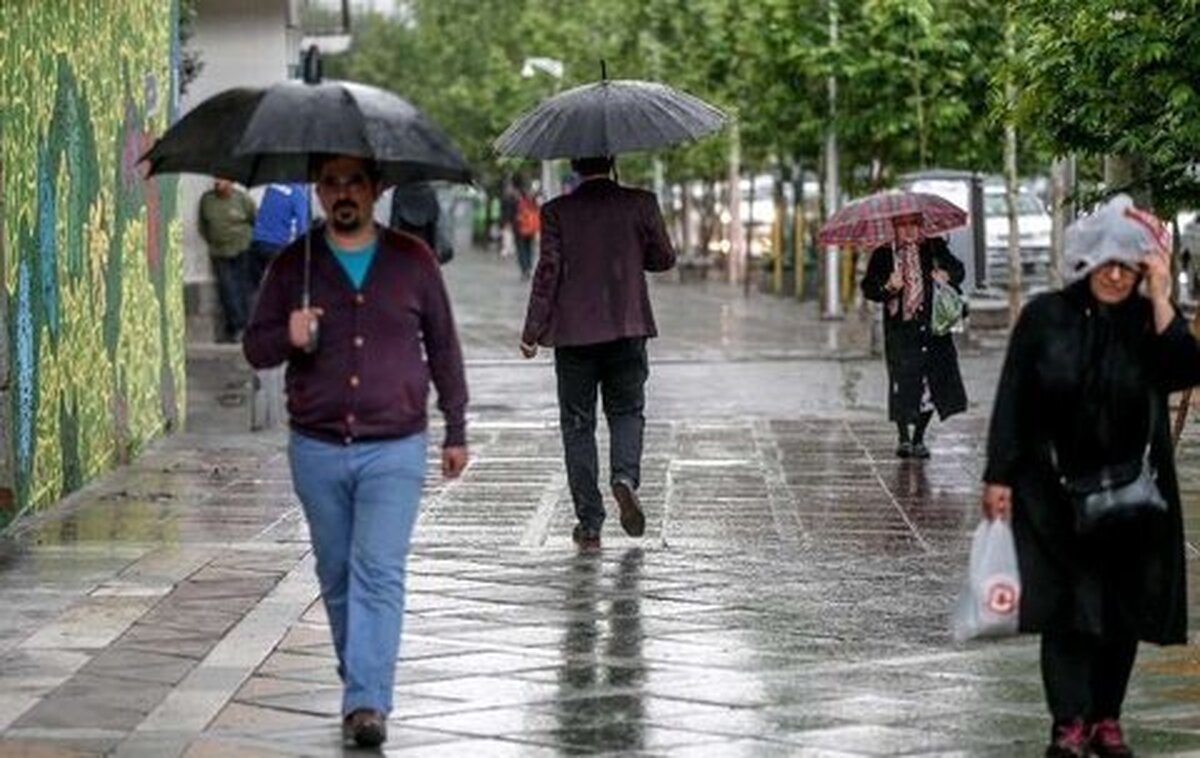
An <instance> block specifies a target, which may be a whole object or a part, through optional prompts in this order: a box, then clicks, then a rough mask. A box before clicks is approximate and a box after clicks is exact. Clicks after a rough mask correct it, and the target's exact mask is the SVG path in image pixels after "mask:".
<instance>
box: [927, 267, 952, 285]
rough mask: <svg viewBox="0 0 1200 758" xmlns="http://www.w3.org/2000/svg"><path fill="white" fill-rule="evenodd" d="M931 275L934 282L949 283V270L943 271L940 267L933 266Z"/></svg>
mask: <svg viewBox="0 0 1200 758" xmlns="http://www.w3.org/2000/svg"><path fill="white" fill-rule="evenodd" d="M931 276H933V280H934V281H935V282H940V283H941V284H949V283H950V272H949V271H943V270H942V269H940V268H935V269H934V270H933V274H931Z"/></svg>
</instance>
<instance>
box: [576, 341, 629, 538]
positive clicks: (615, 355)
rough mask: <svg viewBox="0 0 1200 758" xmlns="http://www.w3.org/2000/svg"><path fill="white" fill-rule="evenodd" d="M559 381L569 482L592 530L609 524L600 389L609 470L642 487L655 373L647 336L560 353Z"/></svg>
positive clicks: (581, 520) (580, 513)
mask: <svg viewBox="0 0 1200 758" xmlns="http://www.w3.org/2000/svg"><path fill="white" fill-rule="evenodd" d="M554 370H555V374H556V375H557V377H558V410H559V425H560V427H561V428H562V440H563V453H564V455H565V457H566V463H567V482H568V484H569V485H570V487H571V499H572V500H573V501H574V502H575V515H576V517H578V519H579V523H580V524H582V525H583V528H584V529H585V530H586V531H589V532H593V533H599V531H600V527H601V525H602V524H603V523H604V501H603V499H602V498H601V495H600V488H599V484H598V481H597V480H598V478H599V476H600V462H599V455H598V453H597V452H596V389H597V387H599V390H600V395H601V397H602V398H603V401H604V415H605V417H606V418H607V419H608V433H609V468H610V470H611V477H612V479H613V480H615V479H617V478H625V479H628V480H629V481H630V482H631V483H632V484H633V486H634V488H637V486H638V485H639V484H640V483H641V475H642V433H643V430H644V428H645V426H646V419H645V417H644V416H643V415H642V411H643V409H644V408H645V405H646V393H645V387H646V378H647V377H648V376H649V375H650V368H649V364H648V362H647V360H646V340H645V338H644V337H638V338H632V339H621V340H615V341H613V342H603V343H600V344H597V345H582V346H578V347H560V348H556V349H555V351H554Z"/></svg>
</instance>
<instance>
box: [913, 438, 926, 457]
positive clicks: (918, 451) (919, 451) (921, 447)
mask: <svg viewBox="0 0 1200 758" xmlns="http://www.w3.org/2000/svg"><path fill="white" fill-rule="evenodd" d="M912 457H914V458H920V459H921V460H925V459H926V458H928V457H929V448H927V447H925V443H924V442H914V443H913V446H912Z"/></svg>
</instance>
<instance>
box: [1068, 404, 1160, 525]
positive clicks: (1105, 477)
mask: <svg viewBox="0 0 1200 758" xmlns="http://www.w3.org/2000/svg"><path fill="white" fill-rule="evenodd" d="M1157 411H1158V409H1157V408H1156V407H1155V405H1154V394H1153V393H1151V394H1150V438H1149V439H1148V440H1147V442H1146V452H1145V454H1144V455H1142V457H1141V458H1139V459H1138V460H1134V461H1129V462H1127V463H1121V464H1118V465H1114V466H1105V467H1104V468H1101V469H1100V470H1099V471H1098V472H1096V473H1094V474H1087V475H1084V476H1065V475H1063V474H1062V473H1059V482H1060V483H1061V484H1062V486H1063V489H1065V490H1066V491H1067V494H1068V495H1069V496H1070V498H1071V504H1072V506H1073V507H1074V509H1075V531H1076V532H1077V533H1079V534H1090V533H1092V532H1094V531H1096V529H1097V528H1098V527H1100V526H1102V525H1106V524H1110V523H1112V522H1117V521H1123V520H1126V519H1132V518H1138V517H1141V516H1146V515H1150V514H1153V513H1166V512H1167V501H1166V500H1165V499H1164V498H1163V496H1162V492H1161V491H1160V490H1159V489H1158V471H1156V470H1155V468H1154V464H1152V463H1151V462H1150V448H1151V445H1152V444H1153V443H1154V430H1155V426H1156V424H1155V422H1156V420H1157V418H1158V412H1157ZM1050 461H1051V463H1052V464H1053V466H1054V469H1055V471H1058V455H1057V453H1056V452H1055V450H1054V445H1053V443H1051V445H1050Z"/></svg>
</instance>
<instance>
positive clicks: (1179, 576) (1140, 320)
mask: <svg viewBox="0 0 1200 758" xmlns="http://www.w3.org/2000/svg"><path fill="white" fill-rule="evenodd" d="M1197 382H1200V347H1198V346H1197V343H1196V340H1195V339H1194V338H1193V337H1192V335H1191V333H1190V331H1189V330H1188V327H1187V323H1186V322H1185V321H1184V320H1183V319H1182V318H1181V317H1178V316H1177V317H1176V318H1175V320H1174V321H1173V322H1172V323H1171V325H1170V327H1169V328H1168V329H1167V330H1166V331H1165V332H1164V333H1163V334H1161V335H1158V334H1155V333H1154V320H1153V313H1152V308H1151V305H1150V303H1149V302H1148V301H1147V300H1145V299H1144V298H1142V297H1139V296H1137V295H1133V296H1131V297H1130V298H1129V299H1128V300H1126V301H1125V302H1123V303H1121V304H1119V305H1115V306H1103V305H1100V304H1099V303H1098V302H1097V301H1096V300H1095V298H1094V297H1093V296H1092V294H1091V291H1090V289H1089V288H1088V283H1087V281H1086V280H1084V281H1082V282H1080V283H1077V284H1075V285H1072V286H1071V287H1068V288H1067V289H1065V290H1062V291H1060V292H1054V293H1050V294H1046V295H1043V296H1041V297H1038V298H1035V299H1034V300H1032V301H1031V302H1030V303H1029V304H1028V305H1027V306H1026V307H1025V310H1024V311H1023V312H1022V314H1021V318H1020V319H1019V320H1018V322H1017V326H1016V328H1015V329H1014V331H1013V335H1012V338H1011V341H1010V342H1009V347H1008V356H1007V358H1006V360H1005V364H1004V371H1003V373H1002V374H1001V377H1000V384H999V386H998V387H997V394H996V404H995V408H994V410H993V411H992V420H991V429H990V431H989V434H988V462H987V468H986V471H985V473H984V480H985V481H987V482H991V483H994V484H1004V485H1008V486H1010V487H1012V490H1013V532H1014V534H1015V536H1016V541H1017V558H1018V563H1019V565H1020V570H1021V580H1022V587H1023V589H1022V598H1021V609H1020V620H1021V627H1022V629H1023V630H1024V631H1030V632H1038V631H1059V630H1067V629H1072V630H1076V631H1082V632H1088V633H1092V634H1105V633H1107V632H1108V631H1109V630H1110V629H1112V625H1117V626H1118V627H1120V629H1119V630H1118V631H1121V632H1124V633H1130V634H1136V635H1137V636H1138V637H1139V638H1140V639H1143V640H1147V641H1150V642H1157V643H1180V642H1184V641H1185V638H1186V630H1187V599H1186V594H1185V584H1184V552H1183V551H1184V546H1183V524H1182V520H1181V517H1180V507H1179V487H1178V484H1177V482H1176V477H1175V462H1174V453H1173V450H1172V448H1171V438H1170V428H1169V427H1170V424H1169V423H1168V419H1169V416H1168V413H1167V395H1168V393H1170V392H1173V391H1176V390H1180V389H1183V388H1185V387H1188V386H1191V385H1193V384H1196V383H1197ZM1152 408H1153V413H1154V414H1155V421H1154V423H1153V425H1152V424H1151V409H1152ZM1151 428H1153V429H1154V433H1153V438H1154V439H1153V444H1152V446H1151V450H1150V455H1151V461H1152V462H1153V464H1154V466H1155V467H1156V468H1157V471H1158V486H1159V489H1160V490H1161V491H1162V494H1163V497H1164V498H1165V499H1166V500H1167V502H1168V504H1169V511H1168V513H1167V515H1166V517H1158V518H1150V519H1143V520H1141V521H1135V522H1133V523H1130V524H1125V525H1122V526H1121V527H1120V528H1118V529H1115V530H1114V529H1108V530H1105V531H1101V532H1100V533H1099V534H1096V535H1092V536H1089V537H1086V538H1085V537H1079V536H1077V535H1076V533H1075V529H1074V511H1073V509H1072V505H1071V503H1070V501H1069V500H1068V499H1067V496H1066V493H1065V492H1064V490H1063V487H1062V485H1061V484H1060V483H1059V476H1060V475H1067V476H1084V475H1088V474H1094V473H1096V472H1097V471H1099V469H1100V468H1101V467H1103V466H1105V465H1112V464H1120V463H1127V462H1129V461H1133V460H1137V459H1139V458H1140V457H1142V456H1143V454H1144V452H1145V447H1146V442H1147V438H1148V436H1149V434H1150V430H1151ZM1051 447H1053V449H1054V451H1055V453H1056V455H1057V459H1058V466H1057V467H1056V466H1055V465H1053V464H1052V463H1051V453H1050V450H1051Z"/></svg>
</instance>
